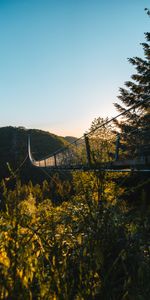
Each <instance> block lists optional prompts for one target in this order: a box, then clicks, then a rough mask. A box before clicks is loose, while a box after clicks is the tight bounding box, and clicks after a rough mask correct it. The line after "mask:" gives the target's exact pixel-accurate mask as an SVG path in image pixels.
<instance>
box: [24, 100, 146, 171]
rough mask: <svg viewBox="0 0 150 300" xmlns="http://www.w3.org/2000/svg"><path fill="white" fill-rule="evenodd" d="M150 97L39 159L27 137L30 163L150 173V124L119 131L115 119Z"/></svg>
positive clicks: (50, 167)
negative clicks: (34, 154) (35, 156)
mask: <svg viewBox="0 0 150 300" xmlns="http://www.w3.org/2000/svg"><path fill="white" fill-rule="evenodd" d="M149 101H150V98H147V99H145V100H142V101H140V102H138V103H137V104H136V105H133V106H132V107H131V108H129V109H126V110H125V111H124V112H122V113H120V114H119V115H117V116H115V117H114V118H112V119H110V120H107V121H106V122H104V123H102V124H99V125H98V126H95V128H93V129H92V130H91V131H89V132H87V133H85V134H84V135H83V136H82V137H80V138H78V139H76V140H75V141H74V142H73V143H68V144H67V146H64V147H62V148H60V149H58V150H57V151H55V152H54V153H52V154H50V155H48V156H46V157H44V158H42V159H40V160H36V159H35V158H34V157H33V154H32V151H31V137H30V136H29V138H28V155H29V159H30V162H31V164H32V165H33V166H35V167H37V168H47V169H51V170H83V171H86V170H101V171H108V172H109V171H110V172H129V171H136V172H150V141H149V137H150V124H147V126H144V129H143V128H142V127H138V128H137V127H136V128H132V129H130V130H129V131H128V132H126V133H119V132H116V128H115V125H114V124H115V121H116V120H119V118H121V117H123V116H124V115H125V114H127V113H128V112H130V111H131V110H133V111H134V112H135V110H136V109H138V108H139V107H140V106H141V105H143V104H145V103H149Z"/></svg>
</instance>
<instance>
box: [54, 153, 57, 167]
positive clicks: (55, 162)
mask: <svg viewBox="0 0 150 300" xmlns="http://www.w3.org/2000/svg"><path fill="white" fill-rule="evenodd" d="M54 164H55V167H56V166H57V161H56V154H54Z"/></svg>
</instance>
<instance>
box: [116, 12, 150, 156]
mask: <svg viewBox="0 0 150 300" xmlns="http://www.w3.org/2000/svg"><path fill="white" fill-rule="evenodd" d="M146 10H147V14H148V15H149V10H148V9H146ZM145 38H146V42H144V43H142V47H143V50H144V58H140V57H133V58H129V62H130V63H131V64H132V65H133V66H134V67H135V69H136V73H135V74H133V75H132V76H131V80H129V81H126V82H125V88H120V95H119V97H118V98H119V101H120V102H121V104H120V103H115V107H116V108H117V110H118V111H119V112H121V113H122V112H125V114H124V115H123V118H122V120H121V121H120V122H119V121H116V125H117V126H118V128H119V129H120V130H121V140H122V141H123V144H124V145H123V146H124V148H125V149H126V146H127V147H128V156H133V157H135V156H141V155H145V156H148V155H149V153H150V145H149V138H150V125H149V124H150V32H146V33H145ZM143 101H144V103H143ZM139 104H140V105H139ZM134 105H138V106H137V107H134V108H133V109H131V108H132V106H134ZM126 109H130V111H126ZM131 133H132V134H131Z"/></svg>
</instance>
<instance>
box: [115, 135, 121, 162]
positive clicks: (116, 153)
mask: <svg viewBox="0 0 150 300" xmlns="http://www.w3.org/2000/svg"><path fill="white" fill-rule="evenodd" d="M119 147H120V134H119V133H117V137H116V152H115V160H118V159H119Z"/></svg>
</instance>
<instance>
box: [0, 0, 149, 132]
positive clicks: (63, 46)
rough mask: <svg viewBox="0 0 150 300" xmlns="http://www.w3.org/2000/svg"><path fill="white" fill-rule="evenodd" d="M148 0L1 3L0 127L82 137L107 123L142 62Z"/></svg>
mask: <svg viewBox="0 0 150 300" xmlns="http://www.w3.org/2000/svg"><path fill="white" fill-rule="evenodd" d="M148 6H149V1H142V3H141V1H140V0H136V1H135V0H133V1H129V0H128V1H126V2H125V3H120V1H118V0H115V1H113V3H112V2H110V1H106V2H105V3H104V1H98V0H94V1H92V2H91V1H90V0H88V1H85V0H82V1H81V2H78V1H76V2H73V1H71V2H70V1H68V0H64V1H60V0H58V1H57V2H55V1H53V0H51V1H48V0H45V1H44V2H43V1H41V0H36V1H35V0H24V1H22V2H20V1H19V0H14V1H13V2H11V1H10V0H5V1H3V0H2V1H0V25H1V26H0V34H1V49H0V57H1V60H0V64H1V68H0V79H1V89H0V97H1V111H0V119H1V123H0V127H5V126H13V127H25V128H32V129H39V130H45V131H48V132H50V133H53V134H56V135H59V136H75V137H80V136H82V135H83V133H84V132H85V131H86V130H88V129H89V128H90V126H91V123H92V121H93V120H94V119H95V118H98V117H103V118H105V117H109V118H111V117H113V116H115V115H117V111H116V109H115V108H114V106H113V103H114V102H117V101H118V100H117V96H118V95H119V87H123V86H124V82H125V81H127V80H130V76H131V75H132V74H133V73H134V72H135V70H134V68H133V67H132V66H131V65H130V64H129V63H128V61H127V58H128V57H134V56H139V57H143V49H142V46H141V45H140V43H142V42H145V38H144V32H146V31H148V25H149V24H148V22H149V19H148V17H147V15H146V13H145V11H144V9H145V8H146V7H148ZM8 124H10V125H8Z"/></svg>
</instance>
